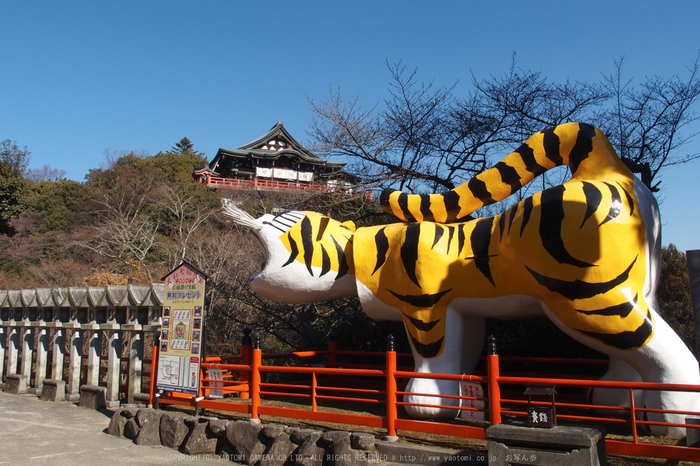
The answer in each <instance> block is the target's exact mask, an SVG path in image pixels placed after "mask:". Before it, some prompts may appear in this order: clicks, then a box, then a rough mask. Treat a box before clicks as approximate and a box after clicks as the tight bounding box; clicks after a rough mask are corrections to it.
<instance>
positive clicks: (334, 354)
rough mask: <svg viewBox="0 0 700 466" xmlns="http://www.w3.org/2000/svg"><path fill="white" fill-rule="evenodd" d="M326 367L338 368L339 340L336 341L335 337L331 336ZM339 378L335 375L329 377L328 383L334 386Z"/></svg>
mask: <svg viewBox="0 0 700 466" xmlns="http://www.w3.org/2000/svg"><path fill="white" fill-rule="evenodd" d="M326 367H338V340H336V339H335V335H331V338H330V340H328V359H327V360H326ZM337 378H338V377H337V376H335V375H329V376H328V377H327V378H326V381H327V382H328V384H329V385H333V384H334V383H335V381H336V379H337Z"/></svg>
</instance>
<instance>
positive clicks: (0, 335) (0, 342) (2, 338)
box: [0, 322, 7, 382]
mask: <svg viewBox="0 0 700 466" xmlns="http://www.w3.org/2000/svg"><path fill="white" fill-rule="evenodd" d="M6 346H7V327H5V326H4V325H3V323H2V322H0V382H2V379H3V377H4V376H5V347H6Z"/></svg>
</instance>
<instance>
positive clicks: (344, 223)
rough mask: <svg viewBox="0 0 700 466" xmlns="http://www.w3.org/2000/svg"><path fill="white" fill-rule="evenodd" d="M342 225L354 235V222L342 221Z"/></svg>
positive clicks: (355, 226) (355, 228)
mask: <svg viewBox="0 0 700 466" xmlns="http://www.w3.org/2000/svg"><path fill="white" fill-rule="evenodd" d="M343 225H345V226H346V227H347V229H348V230H350V231H352V232H353V233H355V230H357V225H355V222H353V221H352V220H346V221H344V222H343Z"/></svg>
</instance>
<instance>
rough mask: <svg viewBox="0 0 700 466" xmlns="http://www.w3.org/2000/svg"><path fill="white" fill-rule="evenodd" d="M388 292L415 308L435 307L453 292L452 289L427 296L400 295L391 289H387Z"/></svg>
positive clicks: (427, 294)
mask: <svg viewBox="0 0 700 466" xmlns="http://www.w3.org/2000/svg"><path fill="white" fill-rule="evenodd" d="M387 291H388V292H389V293H391V294H393V295H394V296H395V297H396V298H398V299H400V300H401V301H403V302H404V303H408V304H410V305H411V306H413V307H418V308H421V307H433V306H434V305H436V304H437V303H438V301H440V299H441V298H442V297H443V296H445V295H446V294H447V293H449V292H450V291H452V288H450V289H449V290H445V291H440V292H439V293H432V294H430V293H426V294H418V295H410V294H399V293H396V292H394V291H391V290H390V289H389V288H387Z"/></svg>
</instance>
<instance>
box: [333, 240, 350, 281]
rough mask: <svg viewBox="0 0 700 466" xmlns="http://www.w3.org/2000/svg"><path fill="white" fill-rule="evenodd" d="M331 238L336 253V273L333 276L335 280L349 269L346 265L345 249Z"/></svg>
mask: <svg viewBox="0 0 700 466" xmlns="http://www.w3.org/2000/svg"><path fill="white" fill-rule="evenodd" d="M331 239H332V240H333V243H334V244H335V251H336V252H337V253H338V275H336V277H335V279H336V280H337V279H339V278H340V277H342V276H344V275H345V274H347V273H348V272H349V271H350V266H349V265H348V258H347V257H346V256H345V251H343V248H342V247H341V246H340V244H338V242H337V241H336V240H335V238H334V237H333V236H331Z"/></svg>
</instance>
